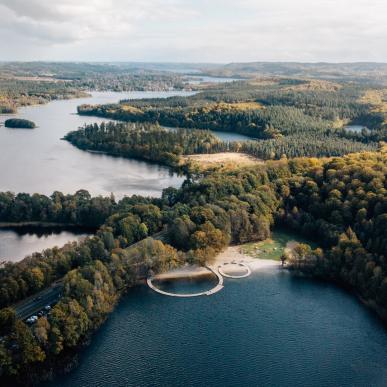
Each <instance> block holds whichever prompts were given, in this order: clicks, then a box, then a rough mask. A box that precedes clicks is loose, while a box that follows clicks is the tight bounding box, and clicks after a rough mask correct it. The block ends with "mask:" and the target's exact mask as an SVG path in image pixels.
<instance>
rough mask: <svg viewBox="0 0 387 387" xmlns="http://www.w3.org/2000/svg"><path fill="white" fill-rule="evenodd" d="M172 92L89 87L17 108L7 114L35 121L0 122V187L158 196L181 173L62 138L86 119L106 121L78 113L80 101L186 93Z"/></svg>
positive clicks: (176, 183) (179, 179) (175, 182)
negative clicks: (28, 126)
mask: <svg viewBox="0 0 387 387" xmlns="http://www.w3.org/2000/svg"><path fill="white" fill-rule="evenodd" d="M189 94H192V93H189V92H184V91H170V92H123V93H118V92H93V93H92V96H91V97H89V98H81V99H71V100H58V101H53V102H50V103H48V104H46V105H38V106H28V107H24V108H20V109H19V112H18V113H17V114H16V115H1V116H0V121H5V120H6V119H7V118H10V117H14V118H25V119H29V120H31V121H34V122H35V123H36V125H37V128H35V129H34V130H23V129H18V130H13V129H8V128H5V127H0V191H12V192H16V193H18V192H27V193H35V192H38V193H41V194H46V195H51V194H52V193H53V192H54V191H61V192H63V193H75V192H76V191H77V190H79V189H86V190H88V191H89V192H90V193H91V194H92V195H93V196H95V195H104V196H106V195H110V193H111V192H113V193H114V195H115V196H116V197H117V198H121V197H123V196H125V195H128V196H130V195H132V194H138V195H144V196H160V195H161V191H162V190H163V189H164V188H166V187H169V186H173V187H179V186H180V185H181V183H182V182H183V180H184V178H183V177H182V176H178V175H177V174H175V173H171V171H170V169H168V168H166V167H162V166H158V165H155V164H150V163H147V162H144V161H138V160H128V159H122V158H114V157H110V156H107V155H103V154H94V153H88V152H84V151H81V150H79V149H77V148H75V147H73V146H72V145H71V144H69V143H68V142H66V141H61V140H60V139H61V138H62V137H63V136H64V135H65V134H66V133H67V132H69V131H71V130H75V129H77V128H78V127H79V126H82V125H84V124H85V123H94V122H97V123H100V122H102V121H106V120H104V119H101V118H97V117H85V116H78V115H77V114H76V108H77V106H78V105H80V104H84V103H88V104H103V103H115V102H118V101H119V100H121V99H125V98H164V97H169V96H172V95H189Z"/></svg>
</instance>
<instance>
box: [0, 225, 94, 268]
mask: <svg viewBox="0 0 387 387" xmlns="http://www.w3.org/2000/svg"><path fill="white" fill-rule="evenodd" d="M87 235H90V233H88V232H87V231H85V230H82V229H77V228H69V229H63V228H61V229H58V228H39V227H19V228H14V229H0V262H2V261H5V260H6V261H11V262H17V261H20V260H22V259H23V258H24V257H26V256H27V255H29V254H32V253H34V252H40V251H42V250H44V249H47V248H51V247H53V246H63V245H65V244H66V243H67V242H69V241H75V240H79V239H81V238H83V237H85V236H87Z"/></svg>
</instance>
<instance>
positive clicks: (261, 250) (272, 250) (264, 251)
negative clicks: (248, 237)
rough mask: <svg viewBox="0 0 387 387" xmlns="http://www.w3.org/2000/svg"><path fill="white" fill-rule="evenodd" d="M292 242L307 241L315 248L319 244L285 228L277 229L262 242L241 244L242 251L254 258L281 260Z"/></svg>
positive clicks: (306, 242)
mask: <svg viewBox="0 0 387 387" xmlns="http://www.w3.org/2000/svg"><path fill="white" fill-rule="evenodd" d="M292 242H299V243H305V244H308V245H310V246H311V247H312V248H313V249H315V248H316V247H317V245H316V244H315V243H313V242H311V241H309V240H307V239H305V238H303V237H301V236H299V235H297V234H295V233H292V232H289V231H285V230H275V231H273V233H272V237H271V238H270V239H266V240H264V241H261V242H252V243H246V244H244V245H242V246H241V252H242V253H243V254H246V255H248V256H250V257H252V258H260V259H271V260H274V261H279V260H280V258H281V256H282V254H283V252H284V249H285V248H286V247H287V246H288V245H290V244H291V243H292Z"/></svg>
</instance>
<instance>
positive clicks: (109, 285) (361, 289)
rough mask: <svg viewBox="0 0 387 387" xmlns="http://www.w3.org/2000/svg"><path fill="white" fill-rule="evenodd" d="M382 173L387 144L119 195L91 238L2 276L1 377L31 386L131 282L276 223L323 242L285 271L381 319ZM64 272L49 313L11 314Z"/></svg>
mask: <svg viewBox="0 0 387 387" xmlns="http://www.w3.org/2000/svg"><path fill="white" fill-rule="evenodd" d="M386 168H387V149H386V148H385V147H384V148H382V149H381V150H379V151H377V152H361V153H357V154H350V155H348V156H344V157H336V158H331V159H316V158H295V159H291V160H287V159H281V160H279V161H268V162H266V163H265V165H263V166H259V167H244V168H237V167H235V168H231V169H224V168H220V169H218V170H213V171H211V173H208V174H206V175H204V176H203V177H202V178H198V177H191V178H189V179H187V180H186V182H185V183H184V184H183V186H182V187H181V188H180V189H175V188H168V189H166V190H164V192H163V195H162V197H161V198H160V199H151V198H142V197H138V196H134V197H130V198H124V199H122V200H121V201H119V202H118V203H115V204H114V207H113V209H112V212H111V214H110V215H108V214H105V215H107V216H106V220H104V223H103V225H102V226H101V227H100V229H99V230H98V232H97V233H96V235H95V236H93V237H90V238H87V239H86V240H84V241H81V242H78V243H72V244H68V245H67V246H65V247H63V248H62V249H48V250H46V251H45V252H43V253H39V254H34V255H33V256H31V257H29V258H26V259H25V260H23V261H21V262H18V263H14V264H12V263H9V264H7V265H6V266H5V267H4V268H3V269H1V270H0V276H1V278H2V281H1V284H2V287H1V292H0V296H1V304H2V306H3V309H2V310H1V312H0V330H1V332H2V333H1V335H2V337H3V339H2V341H1V343H0V359H1V365H2V367H1V373H2V374H1V375H2V378H4V380H13V381H15V380H16V381H17V380H18V381H23V382H25V381H26V379H27V382H29V383H30V382H32V381H34V380H36V379H35V378H38V377H43V375H42V374H44V373H46V374H47V373H49V372H51V371H52V370H53V369H55V367H57V366H58V362H60V361H63V359H64V358H66V357H71V356H72V355H73V354H74V353H75V352H76V351H77V350H78V349H79V347H80V346H82V345H83V343H84V342H85V341H87V339H88V338H89V337H90V335H91V334H92V332H94V331H95V330H96V329H98V327H99V326H100V325H101V324H102V323H103V322H104V320H105V319H106V317H107V315H108V314H109V313H110V312H111V311H112V310H113V309H114V306H115V304H116V303H117V301H118V299H119V297H120V295H121V294H122V292H123V291H124V290H125V289H127V288H128V287H130V286H133V285H134V284H135V282H136V280H138V279H140V278H144V277H145V276H147V275H149V274H152V273H157V272H160V271H164V270H167V269H170V268H174V267H177V266H179V265H181V264H183V263H184V262H188V263H198V264H204V263H205V262H209V261H211V258H212V257H214V256H215V255H216V254H217V253H218V252H219V251H221V250H222V249H223V248H225V247H226V246H227V245H228V244H229V243H244V242H248V241H258V240H263V239H265V238H267V237H268V236H269V235H270V232H271V231H270V230H271V229H272V227H273V226H274V225H286V227H290V228H293V229H295V230H298V231H299V232H300V233H303V234H304V235H306V236H308V237H309V238H315V239H318V241H319V243H320V245H321V247H322V248H319V249H316V250H311V249H310V248H309V247H308V246H305V245H299V246H297V248H296V249H295V252H294V255H293V256H288V257H286V260H288V262H289V264H288V266H289V268H291V269H293V270H294V271H297V272H300V271H302V272H304V273H306V274H308V275H315V276H318V277H320V278H323V279H327V280H333V281H336V282H337V283H340V284H343V285H345V286H347V287H348V288H350V289H354V290H355V291H356V292H358V293H359V294H360V295H361V296H362V297H363V298H364V299H366V300H367V301H368V302H372V303H373V304H374V305H376V309H377V310H378V312H379V313H380V314H381V315H383V313H385V311H386V310H387V309H386V306H387V264H386V260H385V256H386V252H387V251H386V249H387V240H386V233H385V228H386V225H387V224H386V222H387V215H386V214H387V200H386V198H387V195H386V175H387V173H386V172H387V170H386ZM90 200H92V199H90ZM106 200H107V199H106ZM8 208H9V209H8V211H7V213H8V212H9V211H10V210H11V209H12V205H9V207H8ZM40 211H41V210H40ZM105 215H104V216H105ZM28 216H31V215H28ZM101 219H102V218H101ZM160 232H161V234H162V238H161V237H158V236H157V235H160ZM152 236H153V237H152ZM62 276H64V294H63V297H62V298H61V300H60V301H59V302H58V304H57V305H56V306H55V307H54V308H53V310H52V313H51V314H50V315H48V316H47V317H43V318H40V319H39V320H38V322H37V323H36V324H34V325H32V326H28V325H26V324H25V323H24V322H23V321H20V320H18V319H16V318H15V314H14V311H13V309H12V304H13V302H14V301H15V300H17V299H20V298H23V297H24V296H25V295H26V294H33V293H34V292H36V291H37V290H39V289H41V288H44V287H46V286H48V285H49V284H50V283H52V282H53V281H54V280H55V279H57V278H61V277H62ZM27 369H28V372H26V370H27ZM50 370H51V371H50Z"/></svg>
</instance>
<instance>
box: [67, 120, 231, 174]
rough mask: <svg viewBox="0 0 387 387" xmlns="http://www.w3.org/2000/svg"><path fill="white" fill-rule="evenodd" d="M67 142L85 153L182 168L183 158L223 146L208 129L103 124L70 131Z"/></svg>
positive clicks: (216, 149) (215, 150)
mask: <svg viewBox="0 0 387 387" xmlns="http://www.w3.org/2000/svg"><path fill="white" fill-rule="evenodd" d="M64 138H65V140H67V141H69V142H71V143H72V144H73V145H75V146H77V147H78V148H80V149H83V150H92V151H100V152H105V153H108V154H110V155H113V156H121V157H127V158H137V159H143V160H149V161H155V162H158V163H160V164H165V165H168V166H171V167H178V166H179V165H180V163H181V160H180V156H181V155H187V154H194V153H209V152H217V151H218V152H219V151H221V150H222V149H223V148H224V145H223V143H222V142H221V141H220V140H218V139H217V138H216V137H215V136H214V135H212V134H211V133H210V132H208V131H205V130H184V129H177V130H168V129H166V128H162V127H160V126H156V125H152V124H125V123H114V122H108V123H106V124H105V123H101V124H100V125H97V124H94V125H85V126H84V127H83V128H80V129H78V130H77V131H73V132H69V133H68V134H67V135H66V136H65V137H64Z"/></svg>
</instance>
